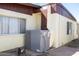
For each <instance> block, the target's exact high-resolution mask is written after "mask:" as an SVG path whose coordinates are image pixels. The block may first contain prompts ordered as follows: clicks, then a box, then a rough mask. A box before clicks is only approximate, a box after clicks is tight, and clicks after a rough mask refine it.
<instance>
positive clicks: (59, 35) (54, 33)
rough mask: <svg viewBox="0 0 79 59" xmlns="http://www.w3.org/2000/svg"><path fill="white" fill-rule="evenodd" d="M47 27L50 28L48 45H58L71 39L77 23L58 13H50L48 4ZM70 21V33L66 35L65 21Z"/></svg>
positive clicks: (74, 33) (73, 37)
mask: <svg viewBox="0 0 79 59" xmlns="http://www.w3.org/2000/svg"><path fill="white" fill-rule="evenodd" d="M47 18H48V19H47V27H48V29H49V30H50V33H51V36H50V47H51V46H53V47H55V48H57V47H60V46H62V45H64V44H66V43H68V42H70V41H71V40H73V39H76V38H77V37H78V35H77V23H76V22H75V21H72V20H71V19H69V18H67V17H64V16H61V15H60V14H58V13H53V14H51V9H50V6H48V17H47ZM68 21H69V22H71V23H72V34H69V35H67V22H68Z"/></svg>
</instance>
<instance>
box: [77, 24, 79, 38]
mask: <svg viewBox="0 0 79 59" xmlns="http://www.w3.org/2000/svg"><path fill="white" fill-rule="evenodd" d="M77 34H78V39H79V23H77Z"/></svg>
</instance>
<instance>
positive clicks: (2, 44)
mask: <svg viewBox="0 0 79 59" xmlns="http://www.w3.org/2000/svg"><path fill="white" fill-rule="evenodd" d="M23 46H24V34H16V35H11V34H10V35H0V52H2V51H6V50H10V49H14V48H18V47H23Z"/></svg>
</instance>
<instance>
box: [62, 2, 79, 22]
mask: <svg viewBox="0 0 79 59" xmlns="http://www.w3.org/2000/svg"><path fill="white" fill-rule="evenodd" d="M63 5H64V6H65V8H66V9H67V10H68V11H69V12H70V13H71V14H72V15H73V16H74V17H75V18H76V20H77V21H78V22H79V3H63Z"/></svg>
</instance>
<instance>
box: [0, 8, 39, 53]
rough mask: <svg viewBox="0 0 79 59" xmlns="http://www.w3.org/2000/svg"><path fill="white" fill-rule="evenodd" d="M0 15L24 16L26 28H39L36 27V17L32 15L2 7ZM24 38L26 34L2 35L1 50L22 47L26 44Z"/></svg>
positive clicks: (0, 36)
mask: <svg viewBox="0 0 79 59" xmlns="http://www.w3.org/2000/svg"><path fill="white" fill-rule="evenodd" d="M0 15H3V16H8V17H16V18H24V19H25V20H26V30H33V29H37V28H38V27H36V19H34V17H33V16H32V15H28V14H22V13H18V12H14V11H10V10H5V9H0ZM38 18H39V17H38ZM38 18H37V19H38ZM24 38H25V37H24V34H18V35H17V34H14V35H11V34H7V35H0V52H2V51H6V50H10V49H14V48H17V47H22V46H23V44H24Z"/></svg>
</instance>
